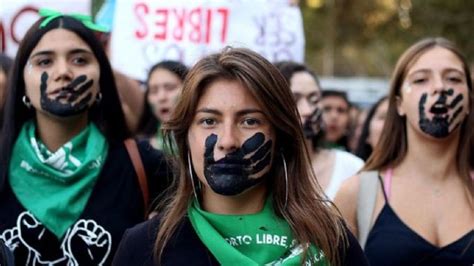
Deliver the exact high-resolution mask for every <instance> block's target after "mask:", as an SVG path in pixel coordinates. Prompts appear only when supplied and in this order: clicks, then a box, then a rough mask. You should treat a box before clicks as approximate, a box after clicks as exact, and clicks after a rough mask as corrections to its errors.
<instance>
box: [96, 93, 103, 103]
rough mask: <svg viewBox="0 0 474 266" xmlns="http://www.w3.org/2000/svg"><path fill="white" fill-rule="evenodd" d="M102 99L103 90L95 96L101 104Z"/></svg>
mask: <svg viewBox="0 0 474 266" xmlns="http://www.w3.org/2000/svg"><path fill="white" fill-rule="evenodd" d="M101 101H102V92H99V93H97V96H96V98H95V103H96V104H99V103H100V102H101Z"/></svg>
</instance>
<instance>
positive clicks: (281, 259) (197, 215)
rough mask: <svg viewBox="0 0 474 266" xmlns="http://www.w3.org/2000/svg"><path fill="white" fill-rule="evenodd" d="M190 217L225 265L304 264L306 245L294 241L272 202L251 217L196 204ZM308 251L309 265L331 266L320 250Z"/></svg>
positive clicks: (190, 209) (268, 202)
mask: <svg viewBox="0 0 474 266" xmlns="http://www.w3.org/2000/svg"><path fill="white" fill-rule="evenodd" d="M270 198H271V197H270ZM188 216H189V219H190V221H191V224H192V226H193V228H194V230H195V231H196V233H197V235H198V236H199V239H201V241H202V242H203V243H204V245H206V247H207V248H208V249H209V251H210V252H211V253H212V254H213V255H214V256H215V257H216V259H217V260H218V261H219V263H220V264H221V265H301V264H302V259H303V258H302V256H303V252H304V248H303V245H301V244H299V243H297V241H296V240H295V239H294V238H293V235H292V232H291V228H290V226H289V225H288V223H287V222H286V221H285V220H284V219H282V218H280V217H277V216H276V215H275V213H274V211H273V207H272V201H271V200H267V202H266V203H265V206H264V208H263V210H262V211H261V212H259V213H255V214H247V215H222V214H215V213H210V212H206V211H204V210H202V209H201V208H200V207H199V203H197V202H196V201H194V202H193V203H192V204H190V206H189V208H188ZM308 250H309V252H308V254H307V257H306V260H305V262H304V264H305V265H329V263H328V262H327V260H326V258H325V257H324V254H323V252H322V251H321V250H320V249H318V248H317V247H316V246H314V245H310V246H309V249H308Z"/></svg>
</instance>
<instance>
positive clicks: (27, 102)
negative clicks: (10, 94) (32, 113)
mask: <svg viewBox="0 0 474 266" xmlns="http://www.w3.org/2000/svg"><path fill="white" fill-rule="evenodd" d="M21 100H22V101H23V104H24V105H25V106H26V108H28V109H31V102H30V99H28V97H26V95H23V98H21Z"/></svg>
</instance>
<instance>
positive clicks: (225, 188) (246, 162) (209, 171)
mask: <svg viewBox="0 0 474 266" xmlns="http://www.w3.org/2000/svg"><path fill="white" fill-rule="evenodd" d="M264 141H265V135H264V134H263V133H260V132H259V133H256V134H255V135H253V136H252V137H250V138H249V139H247V140H246V141H245V142H244V143H243V144H242V147H240V148H238V149H236V150H235V151H233V152H231V153H229V154H227V155H226V156H225V157H224V158H222V159H220V160H218V161H215V160H214V147H215V146H216V143H217V135H215V134H211V135H210V136H209V137H207V138H206V143H205V146H206V151H205V153H204V176H205V177H206V180H207V182H208V184H209V186H210V187H211V189H212V190H213V191H214V192H216V193H218V194H221V195H226V196H231V195H238V194H240V193H242V192H243V191H244V190H246V189H248V188H250V187H252V186H254V185H256V184H258V183H260V182H261V181H262V180H263V175H262V176H258V177H256V176H257V175H258V174H259V173H260V172H262V170H264V169H265V168H266V167H267V166H269V165H270V162H271V159H272V152H271V149H272V140H268V141H267V142H264Z"/></svg>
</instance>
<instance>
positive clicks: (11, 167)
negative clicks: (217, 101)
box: [0, 10, 168, 265]
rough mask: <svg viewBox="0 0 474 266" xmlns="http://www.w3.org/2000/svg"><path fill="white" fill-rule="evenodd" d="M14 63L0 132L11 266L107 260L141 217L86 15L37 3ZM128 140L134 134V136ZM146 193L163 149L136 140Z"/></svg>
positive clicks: (103, 64)
mask: <svg viewBox="0 0 474 266" xmlns="http://www.w3.org/2000/svg"><path fill="white" fill-rule="evenodd" d="M40 15H41V16H42V18H40V20H39V21H38V22H36V23H35V24H34V25H33V26H32V27H31V28H30V29H29V30H28V32H27V33H26V35H25V37H24V39H23V41H22V43H21V44H20V47H19V50H18V55H17V57H16V59H15V61H14V64H13V67H12V73H11V74H12V75H11V79H10V83H9V88H8V90H9V95H8V98H7V101H6V107H5V120H4V124H3V129H2V132H3V134H2V137H1V140H0V148H1V150H2V154H1V155H0V162H1V165H2V167H1V168H0V239H1V240H2V241H3V242H4V243H5V245H6V246H7V247H9V248H10V249H11V251H12V252H13V253H14V256H15V262H16V264H17V265H46V264H48V265H52V264H55V265H57V264H61V265H104V264H110V263H111V258H112V257H113V255H114V253H115V250H116V248H117V246H118V242H119V241H120V239H121V237H122V234H123V232H124V231H125V229H127V228H129V227H131V226H133V225H134V224H137V223H139V222H141V221H143V220H144V212H145V205H146V204H147V202H145V201H144V196H143V195H142V191H141V187H140V185H139V180H138V178H137V174H136V172H135V169H134V166H133V164H132V161H131V157H130V156H129V154H128V152H127V149H126V148H125V144H124V141H125V139H127V138H128V137H129V135H130V134H129V132H128V131H127V129H126V126H125V122H124V116H123V113H122V110H121V107H120V102H119V98H118V94H117V89H116V86H115V83H114V79H113V74H112V70H111V68H110V64H109V62H108V60H107V58H106V55H105V53H104V51H103V50H102V48H101V45H100V43H99V41H98V40H97V39H96V38H95V36H94V33H93V31H92V30H101V28H100V26H97V25H94V24H93V23H92V22H91V20H90V18H89V17H87V16H82V15H63V14H60V13H58V12H55V11H51V10H40ZM132 143H133V141H132ZM138 153H139V156H141V159H142V162H143V167H144V172H145V173H146V176H147V177H148V179H147V180H146V181H147V182H148V184H149V197H148V198H146V199H145V200H148V199H153V198H154V197H155V196H156V195H157V194H158V193H160V192H161V191H162V190H164V189H165V187H166V186H167V184H168V183H167V181H166V180H167V178H168V168H167V164H166V163H165V161H164V159H163V154H162V153H161V152H158V151H155V150H153V149H152V148H151V146H150V145H148V144H147V143H139V144H138Z"/></svg>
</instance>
